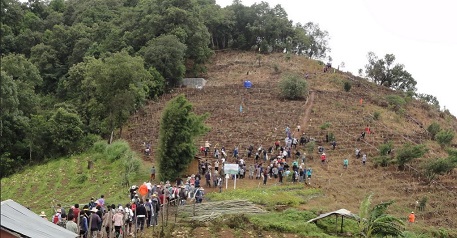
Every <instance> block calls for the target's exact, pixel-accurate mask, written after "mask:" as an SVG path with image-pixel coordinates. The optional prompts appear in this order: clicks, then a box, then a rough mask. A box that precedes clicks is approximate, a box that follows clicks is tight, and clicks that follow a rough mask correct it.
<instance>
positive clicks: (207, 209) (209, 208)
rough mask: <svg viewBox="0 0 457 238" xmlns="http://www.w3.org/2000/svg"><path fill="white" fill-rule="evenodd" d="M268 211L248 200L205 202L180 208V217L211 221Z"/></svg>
mask: <svg viewBox="0 0 457 238" xmlns="http://www.w3.org/2000/svg"><path fill="white" fill-rule="evenodd" d="M265 212H266V211H265V210H263V209H262V208H260V207H258V206H256V205H255V204H254V203H252V202H249V201H247V200H227V201H219V202H204V203H197V204H190V205H184V206H180V207H179V216H181V217H183V218H184V219H188V220H191V221H200V222H205V221H210V220H213V219H216V218H218V217H220V216H222V215H227V214H240V213H242V214H257V213H265Z"/></svg>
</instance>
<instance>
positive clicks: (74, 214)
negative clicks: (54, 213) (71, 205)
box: [73, 208, 81, 218]
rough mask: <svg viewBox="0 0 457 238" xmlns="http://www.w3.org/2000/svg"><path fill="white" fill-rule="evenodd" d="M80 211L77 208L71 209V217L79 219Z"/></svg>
mask: <svg viewBox="0 0 457 238" xmlns="http://www.w3.org/2000/svg"><path fill="white" fill-rule="evenodd" d="M80 211H81V210H79V208H75V209H73V216H74V218H78V217H79V212H80Z"/></svg>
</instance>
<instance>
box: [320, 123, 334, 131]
mask: <svg viewBox="0 0 457 238" xmlns="http://www.w3.org/2000/svg"><path fill="white" fill-rule="evenodd" d="M330 126H332V123H330V122H325V123H324V124H322V125H321V126H320V128H321V130H326V129H328V128H329V127H330Z"/></svg>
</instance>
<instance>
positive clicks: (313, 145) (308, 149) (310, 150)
mask: <svg viewBox="0 0 457 238" xmlns="http://www.w3.org/2000/svg"><path fill="white" fill-rule="evenodd" d="M314 148H316V142H314V141H310V142H308V143H306V145H305V149H306V152H307V153H308V157H310V158H311V159H312V158H313V152H314Z"/></svg>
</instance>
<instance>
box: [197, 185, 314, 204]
mask: <svg viewBox="0 0 457 238" xmlns="http://www.w3.org/2000/svg"><path fill="white" fill-rule="evenodd" d="M319 193H320V191H319V190H317V189H305V190H304V189H303V186H302V185H288V186H275V187H262V188H255V189H236V190H230V191H225V192H224V193H210V194H207V195H206V197H207V198H208V199H211V200H214V201H223V200H232V199H239V198H243V199H246V200H248V201H251V202H253V203H257V204H260V205H264V206H266V207H267V209H270V210H271V209H274V208H275V206H277V205H285V206H289V207H297V206H298V205H300V204H304V203H306V200H307V199H308V198H309V197H311V196H313V195H316V194H319Z"/></svg>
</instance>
